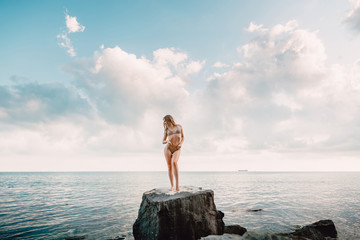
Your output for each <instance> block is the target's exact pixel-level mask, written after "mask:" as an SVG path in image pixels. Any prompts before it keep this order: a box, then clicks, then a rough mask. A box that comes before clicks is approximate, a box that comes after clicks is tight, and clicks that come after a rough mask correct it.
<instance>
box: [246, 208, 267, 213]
mask: <svg viewBox="0 0 360 240" xmlns="http://www.w3.org/2000/svg"><path fill="white" fill-rule="evenodd" d="M246 211H248V212H261V211H263V209H262V208H256V209H248V210H246Z"/></svg>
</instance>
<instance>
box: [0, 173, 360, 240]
mask: <svg viewBox="0 0 360 240" xmlns="http://www.w3.org/2000/svg"><path fill="white" fill-rule="evenodd" d="M180 178H181V179H180V180H181V184H180V185H193V186H201V187H203V188H209V189H212V190H214V193H215V204H216V206H217V209H218V210H221V211H223V212H224V213H225V217H224V222H225V224H227V225H229V224H240V225H241V226H243V227H246V228H247V229H248V230H254V231H261V232H266V231H269V232H290V231H292V230H294V229H295V228H296V227H297V226H299V225H305V224H309V223H312V222H315V221H318V220H321V219H332V220H333V221H334V222H335V226H336V228H337V230H338V235H339V239H360V173H274V172H247V173H241V172H226V173H223V172H221V173H219V172H181V173H180ZM168 182H169V180H168V176H167V172H107V173H99V172H96V173H87V172H86V173H0V239H112V238H115V237H124V239H133V237H132V224H133V223H134V221H135V219H136V217H137V213H138V209H139V206H140V203H141V197H142V193H143V192H145V191H147V190H151V189H153V188H156V187H167V186H168V185H169V183H168ZM258 208H261V209H263V211H260V212H249V211H247V210H249V209H258Z"/></svg>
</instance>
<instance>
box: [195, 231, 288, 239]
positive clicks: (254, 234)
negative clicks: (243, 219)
mask: <svg viewBox="0 0 360 240" xmlns="http://www.w3.org/2000/svg"><path fill="white" fill-rule="evenodd" d="M201 240H293V239H292V238H290V237H288V236H281V235H277V234H273V233H258V232H251V231H249V232H246V233H245V234H244V235H242V236H240V235H236V234H227V233H226V234H224V235H221V236H215V235H211V236H207V237H203V238H201Z"/></svg>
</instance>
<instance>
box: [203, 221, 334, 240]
mask: <svg viewBox="0 0 360 240" xmlns="http://www.w3.org/2000/svg"><path fill="white" fill-rule="evenodd" d="M235 226H236V225H235ZM237 226H239V225H237ZM229 227H230V226H229ZM239 227H240V228H242V227H241V226H239ZM239 227H237V228H238V229H240V228H239ZM243 229H245V228H243ZM245 230H246V229H245ZM225 233H226V234H224V235H221V236H215V235H211V236H207V237H203V238H201V239H203V240H224V239H226V240H290V239H291V240H328V239H336V237H337V231H336V228H335V225H334V223H333V221H332V220H320V221H318V222H315V223H312V224H309V225H306V226H304V227H302V228H301V229H299V230H296V231H295V232H292V233H257V232H252V231H247V232H245V233H242V234H234V232H229V231H227V226H226V227H225ZM229 233H232V234H229ZM241 235H242V236H241Z"/></svg>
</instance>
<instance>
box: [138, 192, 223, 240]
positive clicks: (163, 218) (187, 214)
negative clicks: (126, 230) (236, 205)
mask: <svg viewBox="0 0 360 240" xmlns="http://www.w3.org/2000/svg"><path fill="white" fill-rule="evenodd" d="M180 190H181V191H180V192H179V193H176V192H169V191H168V190H167V189H153V190H151V191H148V192H145V193H144V194H143V197H142V202H141V205H140V208H139V213H138V218H137V219H136V221H135V223H134V225H133V235H134V238H135V239H136V240H139V239H146V240H153V239H163V240H184V239H186V240H191V239H194V240H195V239H200V238H201V237H203V236H208V235H218V234H223V233H224V222H223V221H222V218H223V217H224V214H223V213H222V212H221V211H217V210H216V206H215V203H214V192H213V191H212V190H203V189H202V188H198V187H181V188H180Z"/></svg>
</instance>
